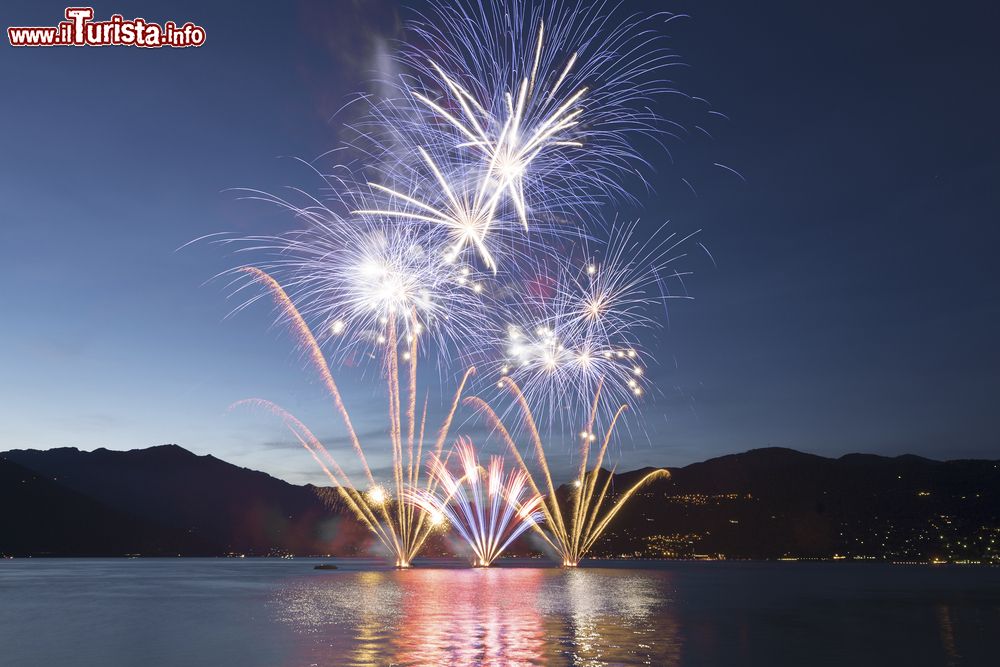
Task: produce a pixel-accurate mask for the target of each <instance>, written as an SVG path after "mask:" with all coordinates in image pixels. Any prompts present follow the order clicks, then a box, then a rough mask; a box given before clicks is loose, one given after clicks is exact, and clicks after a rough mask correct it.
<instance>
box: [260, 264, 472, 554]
mask: <svg viewBox="0 0 1000 667" xmlns="http://www.w3.org/2000/svg"><path fill="white" fill-rule="evenodd" d="M241 270H242V271H243V272H245V273H247V274H248V275H250V276H251V278H252V279H253V280H254V281H255V282H258V283H260V284H262V285H264V286H265V287H266V288H267V290H268V291H269V292H270V293H271V295H272V296H273V298H274V300H275V302H276V304H277V305H278V307H279V309H280V310H281V312H282V313H283V314H284V315H285V317H286V318H287V319H288V320H289V322H290V323H291V326H292V329H293V331H294V333H295V334H296V335H297V337H298V339H299V343H300V344H301V345H302V346H303V347H304V348H305V349H306V350H307V351H308V352H309V355H310V361H311V363H312V365H313V366H314V367H315V368H316V369H317V370H318V372H319V373H320V376H321V377H322V378H323V381H324V384H325V385H326V388H327V390H328V392H329V393H330V394H331V396H332V397H333V399H334V402H335V404H336V406H337V410H338V412H339V413H340V416H341V418H342V419H343V421H344V424H345V426H346V427H347V430H348V434H349V437H350V439H351V443H352V447H353V449H354V453H355V455H356V456H357V457H358V460H359V462H360V464H361V467H362V468H363V469H364V472H365V476H366V478H367V480H368V483H369V489H368V491H367V492H366V493H362V492H360V491H358V490H357V488H356V486H355V485H354V484H353V483H352V482H351V479H350V477H349V476H348V475H347V474H346V473H345V472H344V470H343V468H342V467H341V466H340V465H339V464H338V463H337V461H336V460H335V459H334V458H333V456H332V455H331V454H330V452H329V451H328V450H327V449H326V448H325V447H324V446H323V445H322V443H321V442H320V441H319V440H318V439H317V438H316V436H315V435H313V434H312V432H311V431H310V430H309V429H308V428H307V427H306V426H305V425H304V424H303V423H302V422H301V421H299V420H298V419H297V418H295V417H294V416H293V415H291V414H290V413H289V412H287V411H286V410H284V409H283V408H281V407H280V406H278V405H276V404H274V403H271V402H269V401H264V400H261V399H253V400H250V401H245V402H242V403H246V404H252V405H258V406H262V407H264V408H266V409H268V410H270V411H271V412H273V413H274V414H276V415H278V416H279V417H280V418H281V419H282V421H284V423H285V425H286V426H287V427H288V428H289V430H290V431H291V432H292V434H293V436H294V437H295V438H296V440H298V442H299V443H300V444H302V446H303V447H305V448H306V449H307V450H308V451H309V453H310V454H311V455H312V457H313V458H314V459H315V460H316V461H317V463H319V464H320V467H321V468H322V469H323V472H324V473H325V474H326V475H327V477H328V478H329V479H330V481H331V482H333V484H334V486H335V487H336V488H337V491H338V493H339V494H340V496H341V498H342V499H343V500H344V501H345V503H346V504H347V506H348V507H349V508H350V509H351V510H352V511H353V512H354V514H355V516H357V517H358V519H359V520H360V521H361V522H362V523H363V524H364V525H365V526H366V527H367V528H368V529H369V530H371V531H372V532H373V533H374V534H375V535H376V537H377V538H378V539H379V541H380V542H382V544H383V545H384V546H385V547H386V548H387V549H389V551H390V552H391V553H393V554H394V556H395V558H396V565H397V566H398V567H409V566H410V564H411V563H412V561H413V558H414V557H415V556H416V555H417V554H418V553H419V552H420V550H421V548H422V547H423V545H424V543H425V542H426V540H427V538H428V537H429V536H430V534H431V532H432V531H433V530H434V529H435V527H436V526H435V525H434V524H433V523H432V522H427V521H425V520H424V517H423V514H422V513H421V514H418V513H416V512H415V511H414V504H413V502H412V501H411V499H410V497H409V496H408V490H409V488H410V487H412V486H416V485H418V484H419V483H420V470H419V468H420V465H419V458H420V451H421V450H422V448H423V435H424V433H425V432H426V410H425V411H424V414H423V419H422V421H421V423H420V427H419V431H420V440H419V441H417V442H416V443H414V438H415V434H416V431H417V425H416V421H415V419H416V414H415V405H416V392H417V382H416V369H415V365H416V357H415V355H413V354H409V355H408V356H409V358H408V361H409V363H410V372H409V381H408V397H407V406H408V407H407V409H406V411H405V415H404V412H403V408H402V405H403V403H402V395H401V394H402V392H401V388H400V382H399V373H400V370H399V356H400V355H399V346H398V341H397V336H398V332H399V330H400V327H399V326H398V325H397V323H396V320H395V317H394V316H390V317H389V318H388V320H387V324H386V332H387V335H386V347H385V365H386V372H387V381H388V387H389V421H390V424H389V433H390V440H391V443H392V473H393V482H394V491H395V494H394V495H393V494H391V493H390V492H389V491H387V490H386V489H385V488H384V487H383V486H381V485H380V484H378V483H377V482H376V481H375V477H374V475H373V474H372V470H371V468H370V466H369V464H368V460H367V457H366V456H365V452H364V449H363V447H362V446H361V442H360V440H359V438H358V436H357V433H356V431H355V430H354V427H353V425H352V423H351V418H350V414H349V413H348V411H347V408H346V407H345V406H344V402H343V400H342V398H341V394H340V390H339V388H338V387H337V384H336V381H335V380H334V378H333V374H332V373H331V372H330V368H329V365H328V364H327V361H326V358H325V356H324V355H323V352H322V350H321V349H320V347H319V344H318V343H317V341H316V337H315V336H314V335H313V333H312V331H311V329H310V328H309V326H308V325H307V324H306V322H305V320H304V319H303V318H302V315H301V313H300V312H299V311H298V309H297V308H296V307H295V304H294V303H293V302H292V300H291V299H290V298H289V296H288V294H287V293H286V292H285V290H284V289H283V288H282V287H281V285H279V284H278V283H277V281H275V280H274V278H272V277H271V276H269V275H268V274H267V273H265V272H263V271H261V270H260V269H256V268H253V267H245V268H244V269H241ZM415 348H416V341H415V339H413V340H411V342H410V350H411V352H412V351H413V350H415ZM474 372H475V369H474V368H469V369H468V370H466V372H465V375H464V376H463V378H462V381H461V382H460V384H459V386H458V390H457V391H456V394H455V397H454V399H453V401H452V406H451V410H450V411H449V412H448V414H447V416H446V417H445V421H444V423H443V425H442V426H441V429H440V430H439V432H438V436H437V439H436V441H435V444H434V452H435V455H438V454H439V453H440V451H441V447H442V446H443V443H444V441H445V440H446V439H447V437H448V432H449V430H450V428H451V424H452V421H453V420H454V416H455V410H456V409H457V407H458V405H459V402H460V398H461V395H462V392H463V391H464V389H465V384H466V382H467V381H468V379H469V377H470V376H471V375H472V374H473V373H474ZM404 420H405V421H406V424H405V435H404ZM404 439H405V440H406V443H407V444H406V447H407V449H408V450H409V452H410V455H408V456H404V453H403V448H404ZM414 444H415V445H416V447H417V455H416V456H415V457H414V456H413V455H412V451H413V446H414ZM435 488H436V482H435V480H433V479H428V480H427V482H426V492H427V493H432V492H433V491H434V489H435Z"/></svg>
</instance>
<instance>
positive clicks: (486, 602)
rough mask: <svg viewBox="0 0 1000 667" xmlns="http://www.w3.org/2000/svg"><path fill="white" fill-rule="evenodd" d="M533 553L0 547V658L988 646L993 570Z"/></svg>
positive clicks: (508, 660) (820, 651)
mask: <svg viewBox="0 0 1000 667" xmlns="http://www.w3.org/2000/svg"><path fill="white" fill-rule="evenodd" d="M320 562H336V563H337V564H338V565H339V566H340V569H338V570H335V571H323V570H314V569H313V566H314V565H315V564H317V563H320ZM539 564H541V562H540V561H520V562H519V563H518V565H519V566H517V567H513V566H509V565H504V566H500V567H495V568H491V569H469V568H464V567H456V566H455V564H454V563H447V562H438V563H434V562H429V563H422V564H420V566H419V567H416V568H414V569H412V570H407V571H396V570H393V569H388V568H385V567H382V566H380V565H379V564H377V563H375V562H370V561H369V562H366V561H345V560H336V561H328V560H327V561H317V560H311V559H294V560H280V559H245V560H243V559H181V558H178V559H134V560H124V559H122V560H113V559H90V560H88V559H27V560H5V561H0V665H4V666H7V665H17V666H18V667H21V666H25V667H27V666H33V665H38V666H43V665H44V666H45V667H51V666H52V665H77V666H91V665H93V666H95V667H96V666H101V667H111V666H116V665H127V666H133V665H142V666H145V667H159V666H165V665H171V666H173V665H238V666H241V667H249V666H255V665H262V666H263V665H267V666H268V667H274V666H277V665H285V666H296V667H297V666H300V665H301V666H309V665H359V666H367V665H378V666H382V665H480V664H485V665H593V666H597V665H769V666H784V665H794V666H796V667H799V666H803V665H848V666H850V667H856V666H858V665H994V664H998V662H997V655H998V654H1000V568H988V567H971V566H969V567H966V566H924V565H887V564H876V563H804V562H798V563H787V562H780V563H751V562H745V563H744V562H690V563H689V562H641V563H638V562H614V563H604V562H599V563H591V564H590V565H591V566H589V567H582V568H578V569H573V570H563V569H559V568H554V567H535V565H539ZM526 565H530V566H531V567H527V566H526Z"/></svg>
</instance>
